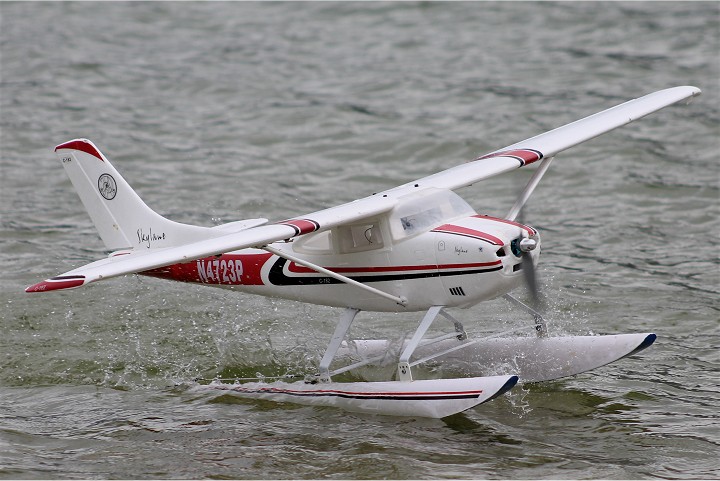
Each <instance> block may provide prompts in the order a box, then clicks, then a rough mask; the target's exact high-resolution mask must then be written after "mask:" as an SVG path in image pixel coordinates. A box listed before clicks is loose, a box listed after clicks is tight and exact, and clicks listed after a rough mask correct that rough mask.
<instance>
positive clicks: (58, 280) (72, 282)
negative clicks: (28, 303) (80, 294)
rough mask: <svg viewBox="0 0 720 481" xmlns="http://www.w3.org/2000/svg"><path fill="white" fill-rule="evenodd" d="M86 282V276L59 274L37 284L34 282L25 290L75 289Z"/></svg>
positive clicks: (29, 291) (31, 291)
mask: <svg viewBox="0 0 720 481" xmlns="http://www.w3.org/2000/svg"><path fill="white" fill-rule="evenodd" d="M83 284H85V276H59V277H53V278H51V279H46V280H44V281H42V282H38V283H37V284H33V285H32V286H29V287H28V288H26V289H25V292H28V293H33V292H48V291H57V290H61V289H74V288H76V287H80V286H82V285H83Z"/></svg>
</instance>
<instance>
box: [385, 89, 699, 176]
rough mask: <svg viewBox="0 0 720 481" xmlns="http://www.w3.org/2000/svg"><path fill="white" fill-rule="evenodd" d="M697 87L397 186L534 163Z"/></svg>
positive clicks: (636, 102) (664, 93) (633, 103)
mask: <svg viewBox="0 0 720 481" xmlns="http://www.w3.org/2000/svg"><path fill="white" fill-rule="evenodd" d="M700 93H701V92H700V89H699V88H697V87H690V86H684V87H673V88H669V89H665V90H659V91H657V92H653V93H651V94H648V95H645V96H643V97H639V98H637V99H633V100H629V101H627V102H625V103H623V104H620V105H617V106H615V107H612V108H610V109H607V110H603V111H602V112H599V113H596V114H594V115H591V116H589V117H585V118H583V119H580V120H577V121H575V122H572V123H569V124H566V125H563V126H562V127H558V128H556V129H554V130H551V131H549V132H545V133H544V134H540V135H536V136H535V137H531V138H529V139H526V140H523V141H521V142H517V143H515V144H512V145H508V146H507V147H504V148H502V149H498V150H496V151H493V152H491V153H489V154H486V155H483V156H481V157H478V158H477V159H475V160H474V161H472V162H468V163H465V164H462V165H457V166H455V167H451V168H449V169H447V170H443V171H442V172H438V173H437V174H433V175H430V176H428V177H424V178H422V179H419V180H416V181H414V182H410V183H408V184H405V185H402V186H400V187H398V189H402V188H406V187H408V186H410V185H414V184H419V185H424V186H431V187H437V188H442V189H451V190H453V189H459V188H460V187H466V186H468V185H472V184H474V183H475V182H478V181H480V180H483V179H487V178H488V177H492V176H494V175H498V174H502V173H504V172H508V171H510V170H514V169H517V168H519V167H522V166H524V165H528V164H532V163H533V162H536V161H538V160H540V159H543V158H548V157H554V156H555V155H556V154H558V153H560V152H562V151H564V150H567V149H569V148H570V147H573V146H575V145H578V144H581V143H583V142H586V141H588V140H590V139H594V138H595V137H597V136H599V135H602V134H604V133H607V132H610V131H611V130H614V129H616V128H618V127H622V126H623V125H626V124H629V123H630V122H633V121H635V120H638V119H641V118H643V117H645V116H646V115H648V114H651V113H653V112H655V111H657V110H660V109H662V108H664V107H667V106H669V105H672V104H674V103H677V102H681V101H683V100H688V101H689V100H690V99H692V98H693V97H696V96H698V95H700Z"/></svg>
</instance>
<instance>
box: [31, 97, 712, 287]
mask: <svg viewBox="0 0 720 481" xmlns="http://www.w3.org/2000/svg"><path fill="white" fill-rule="evenodd" d="M699 94H700V89H698V88H696V87H689V86H687V87H674V88H670V89H665V90H660V91H658V92H655V93H651V94H649V95H645V96H644V97H640V98H637V99H634V100H630V101H628V102H625V103H623V104H621V105H618V106H616V107H613V108H610V109H608V110H604V111H602V112H600V113H597V114H594V115H591V116H589V117H586V118H584V119H581V120H578V121H575V122H572V123H570V124H567V125H564V126H562V127H558V128H556V129H554V130H551V131H549V132H546V133H544V134H540V135H537V136H535V137H532V138H530V139H527V140H523V141H522V142H518V143H515V144H512V145H509V146H507V147H505V148H502V149H499V150H496V151H494V152H491V153H489V154H487V155H483V156H481V157H479V158H477V159H475V160H473V161H471V162H468V163H465V164H462V165H457V166H455V167H451V168H449V169H447V170H444V171H442V172H439V173H436V174H433V175H430V176H427V177H423V178H421V179H418V180H416V181H413V182H409V183H407V184H404V185H401V186H399V187H395V188H392V189H389V190H386V191H384V192H380V193H378V194H373V195H371V196H368V197H365V198H363V199H359V200H356V201H353V202H349V203H347V204H342V205H339V206H336V207H331V208H329V209H324V210H320V211H318V212H315V213H312V214H308V215H306V216H302V217H298V218H294V219H290V220H287V221H283V222H279V223H276V224H270V225H263V226H258V227H252V228H249V229H245V230H242V231H240V232H234V233H229V234H225V235H221V236H218V237H214V238H209V239H205V240H202V241H198V242H192V243H188V244H184V245H180V246H177V247H166V248H161V249H149V250H143V251H133V252H130V253H128V254H125V255H121V256H115V257H110V258H106V259H102V260H99V261H96V262H93V263H91V264H87V265H85V266H83V267H80V268H77V269H74V270H71V271H68V272H66V273H64V274H62V275H60V276H57V277H53V278H51V279H47V280H45V281H43V282H39V283H37V284H35V285H33V286H30V287H28V288H27V289H26V291H27V292H43V291H50V290H57V289H70V288H74V287H80V286H82V285H85V284H88V283H90V282H93V281H97V280H100V279H107V278H110V277H115V276H120V275H124V274H131V273H136V272H143V271H146V270H150V269H155V268H159V267H163V266H167V265H170V264H175V263H182V262H190V261H192V260H194V259H200V258H203V257H208V256H212V255H217V254H222V253H225V252H231V251H234V250H239V249H244V248H248V247H262V246H264V245H267V244H270V243H272V242H276V241H280V240H283V239H290V238H293V237H296V236H300V235H304V234H308V233H311V232H316V231H318V230H322V229H327V228H330V227H333V226H336V225H340V224H345V223H349V222H353V221H355V220H359V219H363V218H366V217H369V216H373V215H377V214H380V213H383V212H388V211H390V210H391V209H392V208H393V207H394V206H395V205H396V203H397V199H398V198H399V197H400V196H402V195H404V194H407V193H409V192H411V191H414V190H416V189H420V190H421V189H423V188H431V187H433V188H441V189H457V188H460V187H465V186H468V185H471V184H474V183H476V182H478V181H480V180H483V179H486V178H489V177H492V176H495V175H498V174H501V173H504V172H508V171H510V170H514V169H517V168H519V167H522V166H524V165H528V164H532V163H533V162H536V161H538V160H540V159H543V158H548V157H553V156H554V155H556V154H557V153H559V152H562V151H563V150H566V149H568V148H570V147H572V146H574V145H578V144H580V143H582V142H585V141H587V140H590V139H592V138H595V137H597V136H598V135H601V134H603V133H605V132H609V131H611V130H613V129H615V128H618V127H621V126H623V125H625V124H628V123H630V122H632V121H634V120H637V119H640V118H642V117H644V116H646V115H648V114H650V113H652V112H655V111H656V110H660V109H662V108H663V107H667V106H669V105H671V104H674V103H676V102H680V101H682V100H687V99H691V98H692V97H695V96H697V95H699ZM101 160H102V159H101Z"/></svg>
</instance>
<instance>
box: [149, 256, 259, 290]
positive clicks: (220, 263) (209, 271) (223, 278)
mask: <svg viewBox="0 0 720 481" xmlns="http://www.w3.org/2000/svg"><path fill="white" fill-rule="evenodd" d="M271 257H272V254H270V253H267V254H223V255H221V256H213V257H205V258H202V259H197V260H194V261H191V262H186V263H184V264H172V265H169V266H166V267H160V268H158V269H153V270H150V271H145V272H142V273H141V274H143V275H147V276H152V277H161V278H163V279H172V280H175V281H181V282H200V283H202V284H218V285H243V286H262V285H264V284H265V283H264V282H263V280H262V275H261V273H262V268H263V266H264V265H265V263H266V262H267V261H268V259H270V258H271Z"/></svg>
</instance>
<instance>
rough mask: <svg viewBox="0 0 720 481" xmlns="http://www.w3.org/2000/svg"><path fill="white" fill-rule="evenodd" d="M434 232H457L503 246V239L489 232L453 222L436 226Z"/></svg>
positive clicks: (456, 233) (457, 233)
mask: <svg viewBox="0 0 720 481" xmlns="http://www.w3.org/2000/svg"><path fill="white" fill-rule="evenodd" d="M432 231H433V232H442V233H445V234H455V235H461V236H465V237H472V238H473V239H479V240H482V241H485V242H489V243H491V244H494V245H498V246H501V245H503V244H504V243H503V241H502V240H500V239H498V238H497V237H495V236H494V235H490V234H487V233H485V232H481V231H479V230H475V229H469V228H467V227H461V226H459V225H453V224H443V225H441V226H440V227H436V228H434V229H433V230H432Z"/></svg>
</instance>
